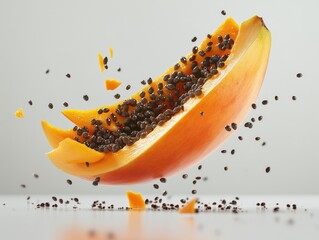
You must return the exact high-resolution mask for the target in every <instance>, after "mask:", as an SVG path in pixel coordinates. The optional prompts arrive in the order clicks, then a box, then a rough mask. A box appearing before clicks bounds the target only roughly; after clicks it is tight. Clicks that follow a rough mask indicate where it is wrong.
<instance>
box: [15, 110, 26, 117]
mask: <svg viewBox="0 0 319 240" xmlns="http://www.w3.org/2000/svg"><path fill="white" fill-rule="evenodd" d="M14 114H15V116H16V117H17V118H24V113H23V109H22V108H19V109H18V110H17V111H16V112H15V113H14Z"/></svg>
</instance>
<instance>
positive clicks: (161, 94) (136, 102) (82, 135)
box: [74, 34, 234, 152]
mask: <svg viewBox="0 0 319 240" xmlns="http://www.w3.org/2000/svg"><path fill="white" fill-rule="evenodd" d="M208 38H211V36H210V35H208ZM233 44H234V40H233V39H231V37H230V35H229V34H227V35H226V36H224V37H222V36H219V37H218V43H216V44H215V46H216V47H217V48H219V49H220V50H221V51H226V50H230V49H231V48H232V46H233ZM213 46H214V45H213V42H211V41H209V42H208V43H207V47H206V50H205V51H204V50H200V49H199V48H198V47H197V46H195V47H194V48H193V50H192V53H193V55H192V56H191V57H189V59H186V57H182V58H181V60H180V63H177V64H176V65H175V66H174V72H173V73H171V74H167V75H165V76H164V77H163V81H162V82H159V83H158V84H154V83H153V80H152V78H149V79H148V80H146V81H145V80H143V81H142V82H141V83H142V84H144V85H146V84H148V85H149V87H148V89H147V91H142V92H140V94H139V99H133V98H131V99H127V100H125V101H123V103H121V104H119V105H118V106H117V109H116V110H115V112H112V113H109V117H106V118H105V122H106V125H107V126H110V125H111V124H114V125H115V126H116V127H117V129H116V130H114V131H111V130H109V129H107V128H105V127H104V126H103V122H102V121H101V120H96V119H92V120H91V125H92V126H93V127H94V131H93V133H91V134H90V133H89V130H88V127H87V126H84V127H82V128H79V127H78V126H76V127H74V131H76V133H77V136H76V137H75V140H77V141H78V142H81V143H83V144H85V145H86V146H88V147H90V148H92V149H95V150H97V151H99V152H117V151H119V150H120V149H122V148H123V147H125V146H130V145H132V144H134V142H136V141H138V140H139V139H141V138H145V137H146V136H147V135H148V134H149V133H150V132H152V131H153V130H154V129H155V128H156V127H157V126H162V125H163V124H165V122H167V121H169V120H170V119H171V118H172V117H173V116H174V115H175V114H177V113H178V112H180V111H183V110H184V106H183V105H184V104H185V103H186V102H187V101H188V100H189V99H190V98H194V97H196V96H200V95H201V94H202V87H203V85H204V84H205V82H206V81H207V80H208V79H210V78H212V77H213V76H214V75H216V74H218V69H220V68H224V67H225V61H226V60H227V58H228V54H227V53H228V51H227V52H225V54H224V55H221V56H220V55H217V54H210V56H208V54H207V53H209V52H211V51H212V50H213ZM206 54H207V56H206ZM196 58H197V59H199V62H198V61H196ZM188 62H189V63H188ZM187 63H188V64H189V67H190V69H188V70H189V73H185V72H183V71H179V69H180V64H187ZM188 70H187V71H188ZM127 88H128V89H129V87H127ZM119 97H120V95H119V94H117V95H115V98H119ZM85 100H86V99H85ZM109 111H110V110H109V109H108V108H104V109H99V110H98V112H97V113H98V114H99V115H100V114H104V113H108V112H109ZM123 118H124V121H122V120H121V121H120V120H119V119H123Z"/></svg>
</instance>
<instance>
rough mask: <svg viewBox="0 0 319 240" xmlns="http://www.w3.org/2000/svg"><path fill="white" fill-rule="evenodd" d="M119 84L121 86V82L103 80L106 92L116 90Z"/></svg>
mask: <svg viewBox="0 0 319 240" xmlns="http://www.w3.org/2000/svg"><path fill="white" fill-rule="evenodd" d="M121 84H122V82H120V81H117V80H115V79H107V80H105V88H106V90H114V89H116V88H118V87H119V86H120V85H121Z"/></svg>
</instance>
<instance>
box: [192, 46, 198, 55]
mask: <svg viewBox="0 0 319 240" xmlns="http://www.w3.org/2000/svg"><path fill="white" fill-rule="evenodd" d="M192 52H193V53H194V54H196V53H197V52H198V47H197V46H195V47H193V49H192Z"/></svg>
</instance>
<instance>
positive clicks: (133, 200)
mask: <svg viewBox="0 0 319 240" xmlns="http://www.w3.org/2000/svg"><path fill="white" fill-rule="evenodd" d="M126 196H127V199H128V203H129V205H130V208H131V209H145V208H146V205H145V202H144V199H143V197H142V195H141V194H140V193H135V192H131V191H127V192H126Z"/></svg>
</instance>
